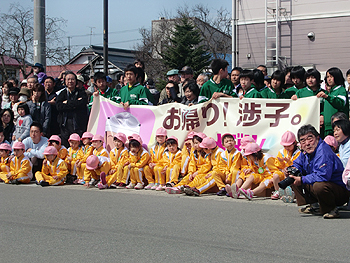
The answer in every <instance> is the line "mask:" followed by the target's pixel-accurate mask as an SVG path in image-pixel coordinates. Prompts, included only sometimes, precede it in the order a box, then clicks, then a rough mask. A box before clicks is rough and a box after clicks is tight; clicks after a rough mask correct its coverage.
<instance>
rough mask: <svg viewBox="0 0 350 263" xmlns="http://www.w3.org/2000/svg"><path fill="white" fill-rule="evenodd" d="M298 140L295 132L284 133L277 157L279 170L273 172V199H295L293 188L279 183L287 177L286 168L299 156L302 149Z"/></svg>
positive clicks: (287, 200)
mask: <svg viewBox="0 0 350 263" xmlns="http://www.w3.org/2000/svg"><path fill="white" fill-rule="evenodd" d="M297 144H298V143H297V141H296V138H295V135H294V133H292V132H291V131H286V132H285V133H284V134H283V135H282V139H281V145H282V146H283V149H282V150H280V151H279V152H278V154H277V157H276V159H275V166H276V167H277V168H278V169H279V171H275V172H274V173H273V178H272V182H273V186H274V188H275V191H274V192H273V193H272V195H271V199H272V200H278V199H280V198H282V200H283V202H285V203H292V202H293V201H294V194H293V192H292V188H291V187H290V186H288V187H287V188H286V189H285V190H283V189H280V187H279V186H278V183H279V182H280V181H282V180H284V179H285V178H286V170H285V169H286V168H287V167H289V166H291V165H292V164H293V161H294V160H295V159H296V158H298V157H299V154H300V150H299V149H298V146H297Z"/></svg>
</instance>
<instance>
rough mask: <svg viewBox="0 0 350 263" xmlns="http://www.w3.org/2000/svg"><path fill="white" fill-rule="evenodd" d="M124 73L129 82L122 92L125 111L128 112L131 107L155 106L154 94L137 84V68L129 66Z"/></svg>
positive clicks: (122, 103)
mask: <svg viewBox="0 0 350 263" xmlns="http://www.w3.org/2000/svg"><path fill="white" fill-rule="evenodd" d="M124 71H125V78H126V80H127V82H128V84H126V85H125V86H124V87H122V88H121V90H120V104H121V105H123V107H124V109H125V110H126V109H127V108H129V106H130V105H153V97H152V94H151V93H150V92H149V91H148V90H147V88H145V87H144V86H142V85H141V84H140V83H139V82H137V77H138V70H137V68H136V67H135V66H134V65H128V66H127V67H126V68H125V70H124Z"/></svg>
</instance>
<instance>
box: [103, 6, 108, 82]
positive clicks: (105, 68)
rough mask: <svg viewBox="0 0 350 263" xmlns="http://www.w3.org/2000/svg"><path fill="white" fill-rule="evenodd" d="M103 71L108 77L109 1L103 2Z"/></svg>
mask: <svg viewBox="0 0 350 263" xmlns="http://www.w3.org/2000/svg"><path fill="white" fill-rule="evenodd" d="M103 59H104V61H103V71H104V73H105V74H106V75H108V0H103Z"/></svg>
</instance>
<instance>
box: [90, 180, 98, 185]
mask: <svg viewBox="0 0 350 263" xmlns="http://www.w3.org/2000/svg"><path fill="white" fill-rule="evenodd" d="M97 183H98V181H97V180H96V179H94V178H92V179H91V180H90V182H89V185H90V186H95V185H96V184H97Z"/></svg>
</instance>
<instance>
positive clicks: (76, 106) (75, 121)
mask: <svg viewBox="0 0 350 263" xmlns="http://www.w3.org/2000/svg"><path fill="white" fill-rule="evenodd" d="M64 81H65V85H66V87H67V88H66V89H64V90H62V91H61V92H60V94H59V95H58V96H57V98H56V106H57V110H58V118H57V121H58V123H59V125H60V129H61V139H62V144H63V145H64V146H65V147H68V146H69V144H68V138H69V136H70V135H71V134H72V133H78V134H79V136H81V135H82V134H83V132H85V131H86V126H87V122H88V112H87V106H86V105H87V95H86V92H85V90H83V89H77V88H76V85H77V76H76V75H75V74H74V73H73V72H69V73H67V74H66V77H65V80H64Z"/></svg>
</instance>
